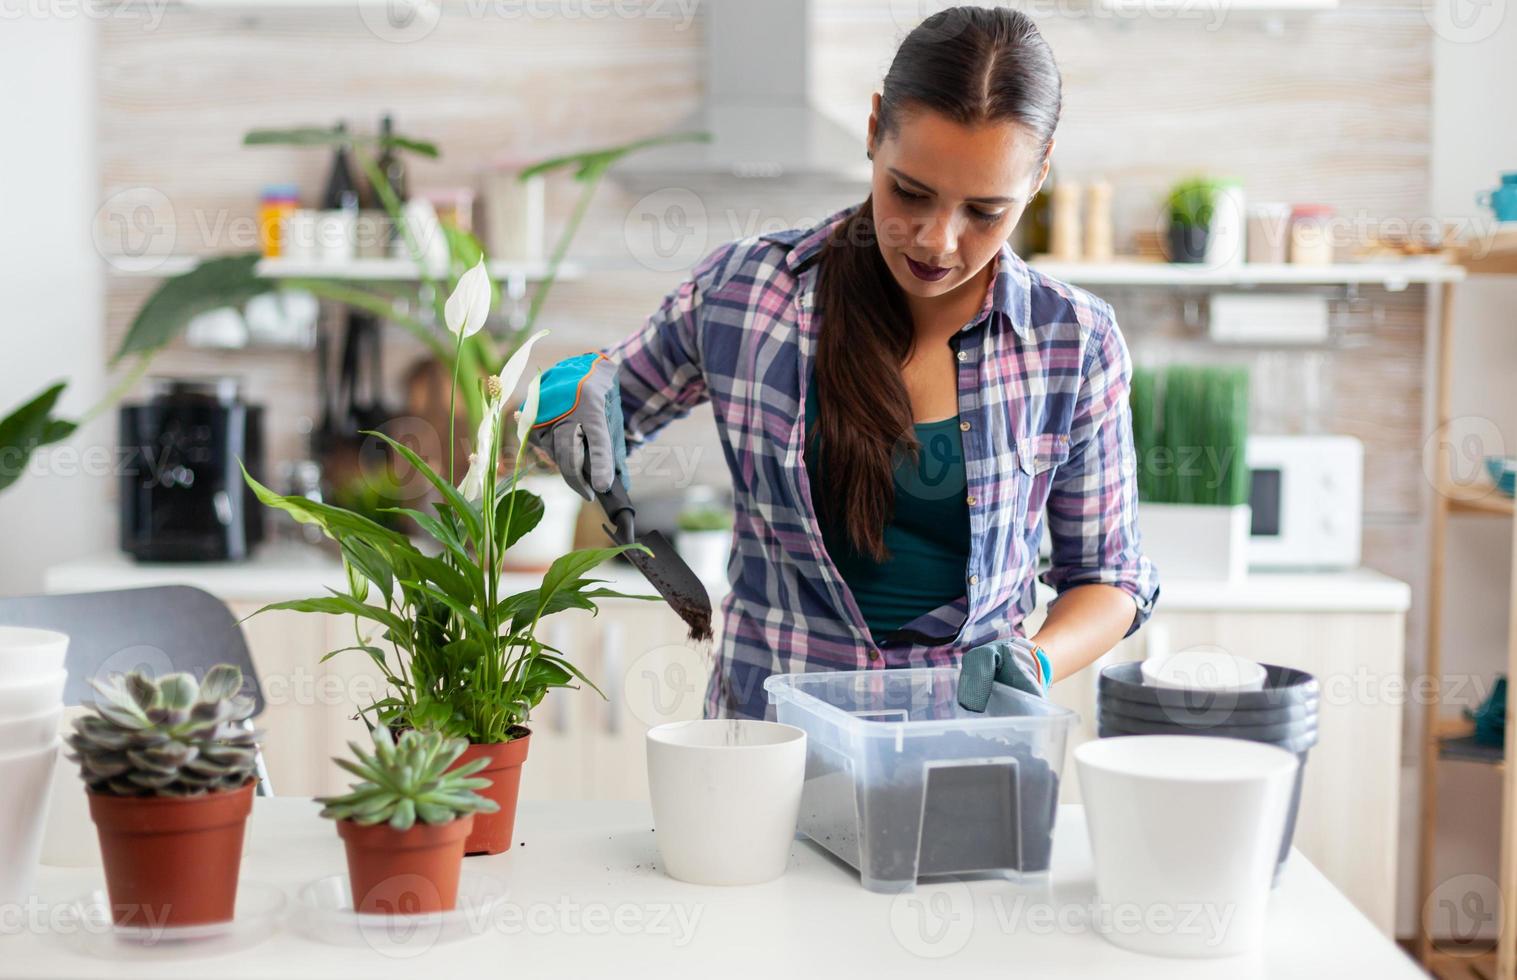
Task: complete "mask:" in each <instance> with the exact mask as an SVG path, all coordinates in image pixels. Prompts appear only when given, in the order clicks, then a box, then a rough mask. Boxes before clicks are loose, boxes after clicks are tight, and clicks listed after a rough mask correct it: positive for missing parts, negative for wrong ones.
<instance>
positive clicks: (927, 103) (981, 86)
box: [808, 7, 1061, 561]
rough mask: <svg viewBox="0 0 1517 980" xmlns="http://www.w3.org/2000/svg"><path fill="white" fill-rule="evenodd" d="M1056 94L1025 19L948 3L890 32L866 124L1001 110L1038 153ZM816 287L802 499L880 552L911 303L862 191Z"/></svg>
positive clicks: (999, 115)
mask: <svg viewBox="0 0 1517 980" xmlns="http://www.w3.org/2000/svg"><path fill="white" fill-rule="evenodd" d="M1060 102H1061V97H1060V80H1059V69H1058V66H1057V65H1056V64H1055V63H1054V58H1053V51H1052V50H1050V48H1049V47H1048V42H1046V41H1044V40H1043V35H1042V34H1040V33H1039V32H1038V28H1037V26H1036V25H1035V24H1033V22H1032V20H1031V19H1030V18H1028V17H1027V16H1026V15H1025V14H1023V13H1021V12H1019V11H1016V10H1010V9H1005V8H986V7H951V8H949V9H947V10H943V11H940V12H939V13H936V14H934V15H932V16H931V17H929V18H927V19H926V20H924V21H923V22H922V23H921V24H920V25H919V26H918V27H916V28H915V29H914V30H913V31H912V32H911V33H910V34H908V35H907V36H906V38H905V40H903V41H902V42H901V46H900V48H899V49H898V50H897V51H896V54H895V58H894V60H893V61H891V63H890V70H889V71H888V72H887V73H886V74H885V83H884V86H883V89H882V91H881V94H880V108H879V114H878V120H877V128H876V133H877V134H886V133H891V132H894V131H895V128H896V127H897V126H898V125H899V124H900V117H901V114H902V113H903V112H906V111H907V110H917V109H925V110H929V111H932V112H937V113H941V114H942V115H945V116H947V117H948V118H950V119H952V120H954V121H955V122H958V123H960V124H963V125H973V124H976V123H982V122H990V121H1003V120H1011V121H1014V122H1017V123H1020V124H1021V125H1023V126H1025V127H1027V129H1028V130H1030V131H1031V132H1032V133H1033V135H1034V136H1036V137H1037V138H1038V139H1039V140H1040V141H1041V143H1042V148H1043V154H1044V155H1045V156H1046V154H1047V153H1048V149H1049V146H1050V145H1051V143H1052V142H1053V133H1054V128H1055V127H1056V126H1057V125H1058V122H1059V109H1060ZM818 296H819V300H820V303H819V306H820V311H819V315H820V316H821V331H820V337H819V339H818V344H817V357H816V383H817V385H818V389H817V395H818V405H819V407H820V411H819V413H818V418H817V424H818V430H819V432H818V433H817V434H816V435H819V437H820V442H821V445H822V446H824V447H825V451H826V471H827V481H826V486H824V487H820V488H814V490H813V498H814V499H815V500H816V502H817V503H818V506H819V507H820V508H821V509H822V510H823V511H824V512H825V513H827V514H828V515H829V516H830V515H834V514H838V513H841V514H843V515H844V524H845V526H846V528H847V531H848V537H849V539H850V541H851V542H852V543H853V546H854V547H855V548H856V549H857V550H858V551H860V552H861V553H863V554H866V555H869V556H871V557H873V558H874V559H875V560H876V561H883V560H884V559H885V558H887V557H888V552H887V551H886V549H885V539H884V531H885V523H886V521H887V520H889V518H890V516H891V514H892V512H893V510H894V507H895V478H894V468H895V463H896V453H897V452H898V451H899V450H901V449H902V448H904V449H905V450H906V451H907V452H908V453H909V454H911V455H913V456H914V455H915V453H916V451H917V442H916V437H915V434H914V431H913V429H912V421H913V419H912V412H911V399H910V398H909V397H908V395H907V392H906V385H905V383H904V382H903V381H902V380H901V365H902V364H903V363H904V362H905V360H906V357H907V355H908V354H909V353H910V352H911V345H912V337H913V328H912V322H911V313H910V310H909V309H908V307H907V305H906V297H905V294H904V293H903V292H902V290H901V288H900V286H899V285H897V284H896V282H895V279H894V278H893V277H892V276H891V273H890V269H889V267H888V266H886V264H885V258H884V256H883V255H881V254H880V250H879V247H878V245H877V244H876V240H875V228H874V202H873V199H872V198H869V199H866V200H865V201H864V203H863V204H862V205H861V206H860V207H859V208H858V210H856V211H855V212H854V213H853V214H852V215H851V216H850V217H849V218H848V219H847V220H845V221H843V222H842V223H841V224H840V225H839V226H838V228H837V229H836V230H835V231H834V233H833V235H832V237H831V239H830V240H829V242H828V247H827V248H825V249H824V250H823V255H822V259H821V267H820V270H819V282H818ZM812 438H814V437H808V441H811V439H812ZM818 491H819V492H818Z"/></svg>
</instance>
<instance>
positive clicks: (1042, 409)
mask: <svg viewBox="0 0 1517 980" xmlns="http://www.w3.org/2000/svg"><path fill="white" fill-rule="evenodd" d="M1059 109H1060V79H1059V71H1058V68H1057V66H1056V65H1055V63H1054V59H1053V54H1052V52H1051V51H1050V50H1049V47H1048V45H1047V43H1046V42H1045V41H1044V40H1043V38H1042V36H1041V35H1040V34H1039V33H1038V30H1037V28H1036V27H1035V26H1034V25H1033V23H1032V21H1031V20H1029V19H1028V18H1027V17H1025V16H1024V15H1022V14H1021V13H1018V12H1016V11H1013V10H1007V9H982V8H976V7H957V8H953V9H949V10H945V11H942V12H940V13H938V14H936V15H934V16H932V17H930V18H928V19H927V20H926V21H924V22H923V23H922V25H921V26H920V27H918V28H917V29H916V30H914V31H912V32H911V34H910V35H909V36H908V37H907V38H906V39H905V40H904V41H903V42H902V44H901V47H900V49H899V51H898V52H897V53H896V56H895V58H894V60H893V62H892V64H891V66H890V70H889V73H888V74H887V75H886V76H885V81H884V85H883V88H882V91H881V92H880V93H878V94H876V95H875V96H874V99H873V108H872V111H871V113H870V117H869V137H868V154H869V157H870V159H871V160H872V161H873V179H872V187H871V193H870V196H869V198H868V199H867V200H865V201H864V203H863V204H862V205H860V206H858V207H856V208H852V209H849V210H847V211H844V212H842V213H840V214H838V215H834V216H833V217H831V218H829V219H827V220H826V221H824V222H822V223H821V224H819V225H817V226H815V227H813V228H806V229H796V230H792V231H787V232H782V233H779V234H775V235H765V236H763V237H760V238H756V239H747V240H743V241H738V242H733V243H731V244H729V245H726V246H724V247H722V248H719V249H717V251H716V252H715V253H713V254H712V255H710V256H709V257H708V258H706V259H705V260H704V261H703V262H701V263H700V265H699V266H697V267H696V269H695V271H694V273H693V274H692V275H691V277H690V278H689V280H687V281H686V282H685V283H684V284H682V285H681V286H680V287H679V288H678V289H676V290H675V291H674V292H673V293H671V294H670V295H669V297H668V298H667V299H666V300H665V302H664V304H663V306H662V307H661V308H660V309H659V311H658V312H657V313H655V314H654V315H653V316H652V317H651V318H650V319H649V321H648V323H647V325H646V326H644V327H643V329H642V330H640V331H639V332H638V333H636V334H634V335H633V336H632V337H629V338H628V339H627V340H625V341H624V342H622V343H621V344H620V345H619V346H617V347H616V348H614V349H613V350H611V351H609V352H608V353H609V358H610V360H607V359H606V357H603V356H602V357H597V356H595V355H591V356H588V357H582V358H579V359H571V361H567V362H564V363H563V364H561V365H557V366H555V367H554V368H553V369H551V370H550V371H549V376H548V377H547V378H545V383H544V392H545V396H544V402H543V404H544V410H543V411H542V412H540V414H539V416H538V425H537V426H536V427H535V430H534V441H536V442H537V443H538V444H539V445H541V446H543V447H544V448H545V449H547V450H548V451H549V452H550V453H551V454H552V455H553V456H554V457H555V459H556V460H557V462H558V464H559V466H560V468H561V470H562V471H563V472H564V474H565V477H566V479H567V480H568V482H569V483H570V485H571V486H574V487H575V489H577V490H578V491H579V492H580V493H581V494H582V495H584V496H585V497H587V498H589V497H591V496H592V494H591V490H602V491H603V490H605V489H606V488H607V487H609V485H610V483H611V480H612V476H613V474H614V473H615V472H618V470H619V468H620V466H621V463H622V455H621V452H620V449H619V447H620V445H621V444H622V442H623V440H622V438H621V436H623V435H625V436H626V438H627V439H628V440H630V441H632V442H633V443H634V444H636V443H638V442H640V441H642V440H645V439H647V438H648V437H650V436H652V435H653V434H654V433H655V432H657V431H658V429H660V428H661V427H662V426H663V425H665V424H666V423H667V422H669V421H670V420H671V419H674V418H676V417H679V416H682V415H684V414H685V413H686V412H688V411H689V410H690V409H691V408H693V407H694V406H696V405H697V404H700V403H701V402H705V401H710V402H711V403H712V404H713V407H714V409H715V415H716V423H717V426H718V429H719V434H720V436H721V440H722V445H723V449H724V452H725V455H726V458H727V461H728V464H729V467H730V469H731V472H732V483H733V493H734V496H735V511H736V518H735V519H736V525H735V530H736V535H735V538H736V541H735V549H734V552H733V555H732V558H731V561H730V563H729V569H728V571H729V576H730V578H731V581H732V591H731V593H730V594H729V595H728V597H727V598H726V600H725V602H724V603H723V608H722V613H723V619H722V629H721V649H720V657H719V663H718V665H717V670H716V671H715V672H714V674H713V677H712V681H711V684H710V686H709V688H708V691H707V695H706V714H707V715H708V716H715V715H732V716H739V717H755V718H761V717H763V716H764V715H765V710H766V700H767V699H766V697H765V694H764V690H763V682H764V679H765V678H766V677H768V676H769V675H770V674H771V673H786V672H793V671H803V670H872V669H880V668H889V667H919V666H943V665H953V664H956V663H959V662H960V659H961V657H963V656H964V654H965V653H966V652H967V651H970V650H971V649H973V648H978V647H981V646H982V645H987V644H996V646H995V648H994V649H995V650H996V651H997V652H998V654H999V655H1000V656H1001V657H1004V662H1003V663H1002V664H1001V670H1000V673H999V674H997V679H1000V680H1004V681H1010V682H1011V683H1014V684H1015V685H1016V686H1018V687H1021V688H1023V689H1025V690H1029V691H1032V692H1035V693H1040V694H1041V693H1042V692H1044V691H1045V690H1046V688H1047V686H1048V685H1049V684H1050V683H1052V682H1053V681H1055V680H1058V679H1060V678H1061V677H1065V676H1067V675H1069V674H1071V673H1073V672H1075V671H1077V670H1079V669H1081V668H1082V667H1084V666H1086V665H1087V664H1089V663H1090V662H1091V661H1093V660H1094V659H1096V658H1097V657H1099V656H1100V655H1101V654H1103V653H1105V652H1106V651H1107V650H1109V649H1110V648H1111V647H1112V646H1114V645H1115V644H1116V643H1117V642H1118V641H1119V640H1120V639H1121V638H1122V637H1123V636H1125V635H1127V634H1129V633H1131V632H1133V631H1134V630H1136V629H1137V628H1138V627H1139V626H1140V625H1141V624H1142V622H1143V621H1144V620H1145V619H1146V618H1147V616H1148V614H1149V612H1150V610H1151V609H1152V606H1153V603H1154V600H1155V598H1156V597H1157V595H1158V591H1159V589H1158V580H1157V576H1156V574H1155V572H1154V569H1153V566H1152V565H1151V564H1150V563H1149V562H1148V560H1147V559H1146V558H1145V557H1144V556H1143V555H1142V553H1141V552H1140V550H1139V543H1138V531H1137V526H1136V505H1137V492H1136V487H1135V482H1134V480H1135V470H1136V465H1135V454H1134V451H1133V445H1132V431H1131V420H1130V416H1129V412H1128V407H1127V392H1128V384H1129V378H1130V375H1131V365H1130V361H1129V358H1128V354H1127V349H1126V346H1125V344H1124V342H1123V340H1122V335H1121V333H1120V332H1119V331H1118V329H1117V326H1116V323H1115V321H1114V319H1113V316H1112V311H1111V308H1110V307H1109V306H1108V305H1107V304H1106V303H1104V302H1102V301H1101V300H1099V299H1096V298H1095V297H1093V296H1091V295H1089V294H1088V293H1085V292H1083V291H1081V290H1079V289H1076V288H1074V287H1072V286H1068V285H1066V284H1064V283H1061V282H1058V281H1056V280H1053V279H1049V278H1048V277H1046V276H1043V275H1041V274H1039V273H1038V272H1036V271H1033V270H1031V269H1029V268H1028V267H1027V266H1026V265H1025V264H1024V263H1023V262H1022V260H1021V259H1020V258H1018V257H1017V255H1016V254H1015V253H1013V252H1012V250H1011V248H1010V247H1009V246H1008V245H1007V238H1008V236H1009V235H1010V234H1011V232H1012V229H1013V228H1014V227H1015V226H1016V223H1017V221H1018V219H1019V218H1020V217H1021V215H1022V213H1023V210H1024V209H1025V208H1026V206H1027V203H1028V201H1030V200H1031V199H1032V198H1033V196H1034V195H1035V194H1036V193H1037V192H1038V189H1039V188H1040V187H1041V186H1042V183H1043V181H1044V179H1045V178H1046V177H1047V175H1048V166H1049V157H1050V154H1051V152H1052V150H1053V146H1054V139H1053V135H1054V128H1055V126H1056V125H1057V123H1058V119H1059ZM597 367H600V370H599V371H597V370H596V368H597ZM618 386H619V396H618V394H617V387H618ZM553 390H557V391H558V392H559V395H558V397H557V398H552V397H549V396H548V394H547V393H548V392H550V391H553ZM565 392H567V393H569V394H568V397H564V393H565ZM618 406H619V407H620V412H618V411H617V410H616V409H617V407H618ZM617 415H621V416H622V418H621V419H620V420H617V419H616V418H615V417H616V416H617ZM1045 504H1046V507H1047V515H1048V531H1049V534H1050V537H1051V543H1052V567H1051V568H1050V569H1049V570H1048V571H1047V572H1046V573H1045V574H1044V576H1043V579H1044V581H1045V582H1047V583H1048V584H1049V585H1051V586H1053V587H1054V588H1055V589H1057V590H1058V593H1059V596H1058V598H1057V600H1056V601H1055V602H1054V603H1053V604H1052V605H1051V607H1050V608H1049V611H1048V615H1047V618H1046V620H1045V622H1044V624H1043V626H1042V628H1041V629H1040V630H1039V631H1038V632H1037V633H1036V634H1034V635H1033V636H1030V637H1025V636H1023V635H1022V633H1023V630H1022V626H1021V624H1022V620H1023V618H1024V617H1025V616H1026V615H1027V613H1028V612H1029V611H1030V610H1031V609H1032V606H1033V579H1034V571H1035V568H1036V564H1037V557H1038V545H1039V542H1040V539H1041V536H1042V533H1043V527H1042V525H1043V521H1042V515H1043V513H1044V508H1045ZM976 652H977V654H978V653H979V651H976ZM977 660H978V657H977ZM987 687H988V682H987Z"/></svg>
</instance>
